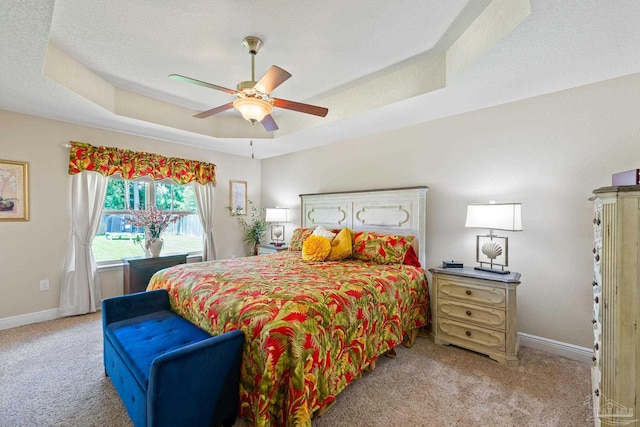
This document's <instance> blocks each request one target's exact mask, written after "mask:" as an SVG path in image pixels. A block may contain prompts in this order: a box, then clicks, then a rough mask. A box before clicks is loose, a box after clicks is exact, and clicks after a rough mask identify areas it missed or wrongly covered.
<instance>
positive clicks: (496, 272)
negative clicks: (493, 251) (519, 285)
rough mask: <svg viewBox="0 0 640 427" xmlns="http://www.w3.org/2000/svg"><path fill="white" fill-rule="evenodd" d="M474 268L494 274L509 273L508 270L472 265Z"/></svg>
mask: <svg viewBox="0 0 640 427" xmlns="http://www.w3.org/2000/svg"><path fill="white" fill-rule="evenodd" d="M473 269H474V270H480V271H486V272H487V273H494V274H509V273H511V272H510V271H509V270H494V269H493V268H484V267H474V268H473Z"/></svg>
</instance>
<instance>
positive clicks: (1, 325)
mask: <svg viewBox="0 0 640 427" xmlns="http://www.w3.org/2000/svg"><path fill="white" fill-rule="evenodd" d="M58 317H60V316H59V315H58V309H57V308H53V309H51V310H45V311H38V312H35V313H29V314H21V315H19V316H13V317H5V318H3V319H0V331H1V330H3V329H10V328H16V327H18V326H24V325H30V324H32V323H38V322H46V321H47V320H54V319H57V318H58Z"/></svg>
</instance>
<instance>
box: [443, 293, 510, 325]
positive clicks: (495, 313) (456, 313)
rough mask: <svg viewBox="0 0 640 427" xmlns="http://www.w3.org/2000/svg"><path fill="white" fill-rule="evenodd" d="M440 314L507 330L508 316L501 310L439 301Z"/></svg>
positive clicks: (457, 302)
mask: <svg viewBox="0 0 640 427" xmlns="http://www.w3.org/2000/svg"><path fill="white" fill-rule="evenodd" d="M438 314H439V315H441V316H446V317H450V318H452V319H457V320H462V321H463V322H470V323H475V324H477V325H481V326H488V327H490V328H494V329H500V330H503V331H504V330H505V324H506V314H505V312H504V310H500V309H494V308H489V307H482V306H479V305H473V304H466V303H463V302H459V301H454V300H448V299H441V300H438Z"/></svg>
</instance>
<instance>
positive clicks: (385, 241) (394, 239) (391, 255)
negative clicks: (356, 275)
mask: <svg viewBox="0 0 640 427" xmlns="http://www.w3.org/2000/svg"><path fill="white" fill-rule="evenodd" d="M413 239H414V236H395V235H391V234H378V233H374V232H371V231H359V232H357V233H354V234H353V254H352V255H351V256H352V258H355V259H359V260H363V261H369V262H375V263H376V264H402V262H403V260H404V257H405V255H406V253H407V251H408V250H409V247H410V246H411V242H413Z"/></svg>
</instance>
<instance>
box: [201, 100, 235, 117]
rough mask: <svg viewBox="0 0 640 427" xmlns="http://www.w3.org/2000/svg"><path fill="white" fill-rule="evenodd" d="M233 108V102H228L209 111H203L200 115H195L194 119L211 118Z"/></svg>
mask: <svg viewBox="0 0 640 427" xmlns="http://www.w3.org/2000/svg"><path fill="white" fill-rule="evenodd" d="M230 108H233V102H229V103H228V104H224V105H221V106H219V107H216V108H212V109H211V110H207V111H203V112H202V113H199V114H196V115H195V116H193V117H195V118H196V119H204V118H206V117H210V116H213V115H214V114H218V113H222V112H223V111H227V110H228V109H230Z"/></svg>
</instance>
